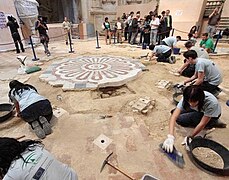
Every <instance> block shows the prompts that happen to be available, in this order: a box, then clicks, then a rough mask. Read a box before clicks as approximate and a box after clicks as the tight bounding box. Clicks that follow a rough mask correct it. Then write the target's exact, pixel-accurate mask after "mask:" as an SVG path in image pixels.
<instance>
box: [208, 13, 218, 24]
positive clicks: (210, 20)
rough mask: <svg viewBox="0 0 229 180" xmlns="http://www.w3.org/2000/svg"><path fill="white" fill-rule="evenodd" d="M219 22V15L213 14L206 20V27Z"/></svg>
mask: <svg viewBox="0 0 229 180" xmlns="http://www.w3.org/2000/svg"><path fill="white" fill-rule="evenodd" d="M219 20H220V15H219V14H215V15H213V16H212V17H211V18H209V20H208V25H211V26H215V25H216V24H217V22H218V21H219Z"/></svg>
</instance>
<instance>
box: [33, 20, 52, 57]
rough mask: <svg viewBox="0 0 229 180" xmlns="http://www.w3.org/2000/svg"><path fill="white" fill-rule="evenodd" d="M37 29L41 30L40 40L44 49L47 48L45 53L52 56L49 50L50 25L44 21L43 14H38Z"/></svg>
mask: <svg viewBox="0 0 229 180" xmlns="http://www.w3.org/2000/svg"><path fill="white" fill-rule="evenodd" d="M35 30H36V31H37V30H38V32H39V35H40V42H41V43H42V44H43V46H44V49H45V54H47V56H50V55H51V53H50V51H49V50H48V43H49V36H48V34H47V30H48V27H47V25H46V23H45V22H44V21H43V18H42V16H38V20H37V22H36V23H35Z"/></svg>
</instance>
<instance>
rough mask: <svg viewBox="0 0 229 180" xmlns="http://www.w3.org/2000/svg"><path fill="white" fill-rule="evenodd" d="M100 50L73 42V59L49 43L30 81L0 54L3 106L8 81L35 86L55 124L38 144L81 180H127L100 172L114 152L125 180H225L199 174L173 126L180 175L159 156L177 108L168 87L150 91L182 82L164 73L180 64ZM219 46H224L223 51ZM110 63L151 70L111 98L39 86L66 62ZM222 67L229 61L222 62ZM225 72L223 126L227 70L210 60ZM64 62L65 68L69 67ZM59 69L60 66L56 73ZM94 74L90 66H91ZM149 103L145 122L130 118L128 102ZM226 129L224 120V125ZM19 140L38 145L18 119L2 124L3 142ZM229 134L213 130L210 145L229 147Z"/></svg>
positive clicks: (135, 51) (123, 50)
mask: <svg viewBox="0 0 229 180" xmlns="http://www.w3.org/2000/svg"><path fill="white" fill-rule="evenodd" d="M100 45H101V49H96V48H95V47H96V42H95V41H94V40H91V41H76V40H75V41H74V49H75V53H73V54H71V53H68V50H69V47H67V46H65V45H64V42H51V43H50V50H51V53H52V55H51V56H50V57H46V56H45V55H44V52H43V47H42V46H38V47H36V49H35V50H36V53H37V56H38V57H39V58H40V61H39V62H42V63H43V64H42V65H40V67H41V68H42V70H41V71H39V72H35V73H33V74H29V75H27V74H26V75H18V74H17V69H18V68H19V66H20V63H19V61H17V60H16V56H17V55H16V54H15V52H13V51H11V52H5V53H1V54H0V82H1V83H0V102H1V103H2V102H8V97H7V94H8V91H9V88H8V83H9V81H10V80H11V79H18V80H19V81H23V82H26V83H29V84H32V85H34V86H35V87H36V88H37V89H38V92H39V93H40V94H42V95H44V96H45V97H47V98H48V99H49V100H50V101H51V102H52V105H53V109H54V115H55V116H54V118H53V120H52V126H53V133H52V134H51V135H49V136H47V137H46V138H45V139H44V140H43V143H44V145H45V147H46V149H47V150H49V151H50V152H51V153H52V154H53V155H54V156H55V157H56V158H57V159H58V160H60V161H62V162H64V163H66V164H68V165H69V166H71V167H72V168H73V169H74V170H75V171H76V172H77V174H78V176H79V179H82V180H127V179H128V178H126V177H125V176H124V175H123V174H121V173H119V172H118V171H117V170H114V169H112V168H111V167H109V166H105V168H104V169H103V171H102V172H101V173H100V169H101V166H102V164H103V161H104V160H105V158H106V157H107V156H108V155H109V154H110V153H111V152H113V155H112V157H111V158H110V162H111V163H112V164H114V165H117V166H118V167H120V168H121V169H122V170H124V171H125V172H126V173H127V174H129V175H131V176H133V177H134V178H136V179H141V177H142V176H143V175H144V174H150V175H152V176H155V177H156V178H159V179H166V180H167V179H168V180H170V179H193V180H200V179H203V180H204V179H210V180H213V179H227V178H224V177H216V176H212V175H209V174H207V173H205V172H203V171H201V170H200V169H198V168H197V167H196V166H195V165H194V164H193V163H192V162H191V161H190V160H189V158H188V155H187V153H186V150H185V148H184V147H183V146H181V142H182V141H183V138H184V136H186V135H187V132H186V131H183V130H182V129H180V128H179V127H176V143H175V145H176V148H177V149H179V150H180V151H181V152H182V153H183V155H184V159H185V163H186V164H185V167H184V169H180V168H178V167H176V166H174V164H173V163H172V162H170V161H169V160H168V159H167V157H166V156H165V155H164V154H163V153H161V152H160V151H159V144H160V143H161V142H163V141H164V139H165V138H166V135H167V133H168V119H169V111H170V109H172V108H174V104H172V98H171V97H172V96H171V95H172V93H171V91H169V89H166V88H157V87H155V84H156V83H157V82H158V81H159V80H162V79H164V80H167V81H171V82H180V81H182V80H183V79H182V77H177V76H174V75H172V74H170V73H168V72H169V70H170V69H171V68H177V67H179V66H180V65H181V64H183V61H182V59H183V58H182V57H181V56H179V58H180V60H177V62H176V64H173V65H171V64H162V63H158V64H154V63H152V62H145V61H144V59H138V58H139V57H140V56H141V55H142V52H143V51H144V52H149V51H148V50H141V49H140V48H137V47H135V46H129V45H126V46H125V47H119V46H116V45H108V46H106V45H105V43H104V42H103V41H102V40H101V42H100ZM223 46H224V45H223ZM108 53H109V55H110V56H111V57H113V56H121V57H125V58H127V59H138V60H139V62H142V63H144V64H147V65H146V66H147V68H148V69H149V71H145V72H142V73H141V74H140V75H139V77H138V78H136V79H135V80H133V81H129V82H128V83H127V85H126V86H127V87H128V89H129V90H130V92H131V93H125V92H124V93H120V95H119V96H114V97H110V98H103V99H101V98H93V93H97V91H74V92H72V91H68V92H63V90H62V89H61V88H58V87H52V86H50V85H49V84H47V83H46V82H43V81H42V82H41V81H40V79H39V77H40V76H42V75H43V73H44V72H45V71H47V69H48V68H49V67H51V66H52V64H58V62H60V61H62V60H63V59H64V58H66V59H68V60H70V59H77V58H79V57H85V56H90V57H95V56H96V57H98V56H100V57H105V56H106V55H107V54H108ZM24 54H25V55H26V56H27V62H26V63H27V64H28V65H34V63H35V62H33V61H31V59H32V57H33V56H32V51H31V50H30V49H26V52H25V53H24ZM224 59H225V60H227V59H228V57H224ZM215 61H216V62H217V63H218V64H220V65H221V68H222V69H223V71H224V77H225V78H224V82H223V84H222V86H223V88H224V90H225V91H224V94H222V95H220V96H219V101H220V103H221V105H222V109H223V114H222V119H223V120H224V121H227V119H228V116H229V113H228V107H227V106H226V105H225V102H226V100H228V97H229V96H228V94H229V90H228V89H229V86H228V84H229V76H228V66H226V65H225V61H222V60H221V59H215ZM67 62H69V61H67ZM62 66H63V65H61V64H60V66H59V67H62ZM92 67H93V66H92ZM146 96H147V97H149V98H150V99H155V100H156V102H155V103H156V105H155V108H154V109H152V110H151V111H149V112H148V113H147V115H143V114H142V113H139V112H133V110H132V109H131V108H130V107H129V103H130V102H131V101H133V100H136V99H139V98H141V97H146ZM227 123H228V121H227ZM22 135H25V136H26V137H25V138H24V139H27V138H30V139H36V136H35V135H34V133H33V132H32V131H31V129H30V128H29V125H28V124H26V123H25V122H24V121H22V120H21V119H19V118H18V117H13V118H12V119H10V120H9V121H6V122H4V123H1V124H0V136H8V137H19V136H22ZM228 135H229V132H228V128H226V129H217V130H216V131H214V132H213V133H212V134H211V137H212V138H213V139H214V140H217V141H218V142H220V143H222V144H223V145H224V146H225V147H229V141H228Z"/></svg>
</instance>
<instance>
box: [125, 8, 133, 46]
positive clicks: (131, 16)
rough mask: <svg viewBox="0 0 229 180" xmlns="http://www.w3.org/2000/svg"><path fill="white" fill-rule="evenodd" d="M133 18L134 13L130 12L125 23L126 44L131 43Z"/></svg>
mask: <svg viewBox="0 0 229 180" xmlns="http://www.w3.org/2000/svg"><path fill="white" fill-rule="evenodd" d="M133 16H134V12H133V11H131V12H130V14H129V16H128V18H127V20H126V22H125V23H127V24H128V43H130V41H131V37H132V20H133Z"/></svg>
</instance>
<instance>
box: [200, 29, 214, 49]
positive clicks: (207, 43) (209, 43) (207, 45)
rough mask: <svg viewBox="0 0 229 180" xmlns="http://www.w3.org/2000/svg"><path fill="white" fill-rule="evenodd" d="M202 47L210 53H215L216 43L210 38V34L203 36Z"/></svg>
mask: <svg viewBox="0 0 229 180" xmlns="http://www.w3.org/2000/svg"><path fill="white" fill-rule="evenodd" d="M200 47H202V48H204V49H205V50H206V51H207V52H208V53H212V52H214V42H213V40H212V39H211V38H210V37H208V33H203V34H202V40H201V41H200Z"/></svg>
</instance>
